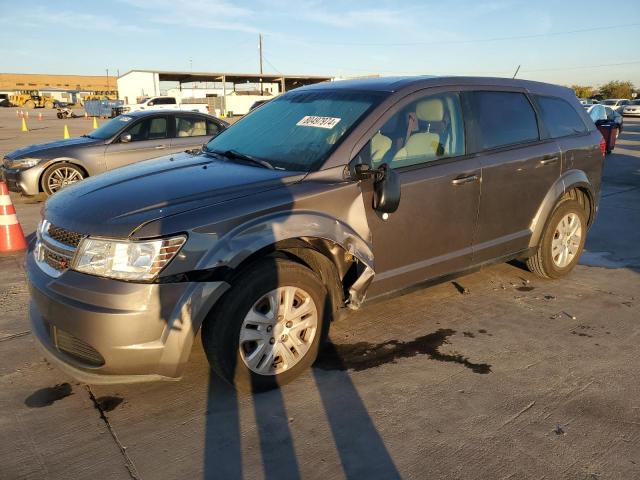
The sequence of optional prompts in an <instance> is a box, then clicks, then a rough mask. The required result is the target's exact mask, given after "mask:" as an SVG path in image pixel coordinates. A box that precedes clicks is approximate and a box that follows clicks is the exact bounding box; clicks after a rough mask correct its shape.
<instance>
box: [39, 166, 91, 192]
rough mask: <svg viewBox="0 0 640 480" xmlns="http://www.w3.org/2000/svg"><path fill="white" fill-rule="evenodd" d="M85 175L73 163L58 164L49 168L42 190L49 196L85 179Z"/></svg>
mask: <svg viewBox="0 0 640 480" xmlns="http://www.w3.org/2000/svg"><path fill="white" fill-rule="evenodd" d="M84 177H85V174H84V172H83V171H82V170H80V168H78V167H77V166H75V165H73V164H71V163H66V162H64V163H56V164H54V165H52V166H51V167H49V168H48V169H47V170H46V171H45V173H44V176H43V177H42V189H43V190H44V192H45V193H46V194H47V195H53V194H54V193H56V192H57V191H58V190H61V189H63V188H64V187H67V186H69V185H72V184H74V183H76V182H79V181H80V180H82V179H84Z"/></svg>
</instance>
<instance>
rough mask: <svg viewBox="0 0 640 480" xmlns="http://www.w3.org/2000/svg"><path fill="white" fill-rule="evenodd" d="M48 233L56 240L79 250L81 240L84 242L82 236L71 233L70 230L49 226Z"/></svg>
mask: <svg viewBox="0 0 640 480" xmlns="http://www.w3.org/2000/svg"><path fill="white" fill-rule="evenodd" d="M47 233H48V234H49V236H50V237H51V238H53V239H54V240H56V241H58V242H60V243H64V244H65V245H68V246H70V247H74V248H77V247H78V245H80V240H82V234H80V233H76V232H70V231H69V230H65V229H64V228H60V227H56V226H55V225H49V230H48V232H47Z"/></svg>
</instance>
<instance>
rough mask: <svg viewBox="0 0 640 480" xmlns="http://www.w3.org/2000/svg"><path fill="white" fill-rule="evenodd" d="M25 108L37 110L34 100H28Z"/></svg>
mask: <svg viewBox="0 0 640 480" xmlns="http://www.w3.org/2000/svg"><path fill="white" fill-rule="evenodd" d="M24 108H28V109H32V108H36V102H34V101H33V100H27V101H26V102H24Z"/></svg>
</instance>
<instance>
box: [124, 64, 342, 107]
mask: <svg viewBox="0 0 640 480" xmlns="http://www.w3.org/2000/svg"><path fill="white" fill-rule="evenodd" d="M331 79H332V78H331V77H323V76H308V75H268V74H253V73H219V72H172V71H154V70H131V71H129V72H127V73H125V74H124V75H122V76H120V77H118V81H117V85H118V95H119V98H120V99H121V100H123V101H124V102H125V103H137V102H139V101H140V100H141V99H142V98H147V97H154V96H158V95H170V96H175V97H178V98H181V99H182V101H183V102H191V103H206V104H208V105H209V107H210V110H211V111H220V112H222V113H224V114H225V115H229V114H239V115H243V114H245V113H247V112H248V111H249V107H251V105H252V104H253V103H254V102H256V101H258V100H269V99H271V98H273V97H275V96H277V95H279V94H280V93H283V92H286V91H288V90H292V89H294V88H297V87H301V86H304V85H311V84H314V83H319V82H325V81H329V80H331Z"/></svg>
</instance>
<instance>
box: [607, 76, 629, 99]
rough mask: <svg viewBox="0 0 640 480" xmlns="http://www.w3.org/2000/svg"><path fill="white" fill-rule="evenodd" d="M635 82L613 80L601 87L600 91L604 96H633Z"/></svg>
mask: <svg viewBox="0 0 640 480" xmlns="http://www.w3.org/2000/svg"><path fill="white" fill-rule="evenodd" d="M632 92H633V83H631V82H628V81H627V82H623V81H620V80H613V81H611V82H609V83H605V84H604V85H602V86H601V87H600V93H601V94H602V96H603V97H604V98H631V93H632Z"/></svg>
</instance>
